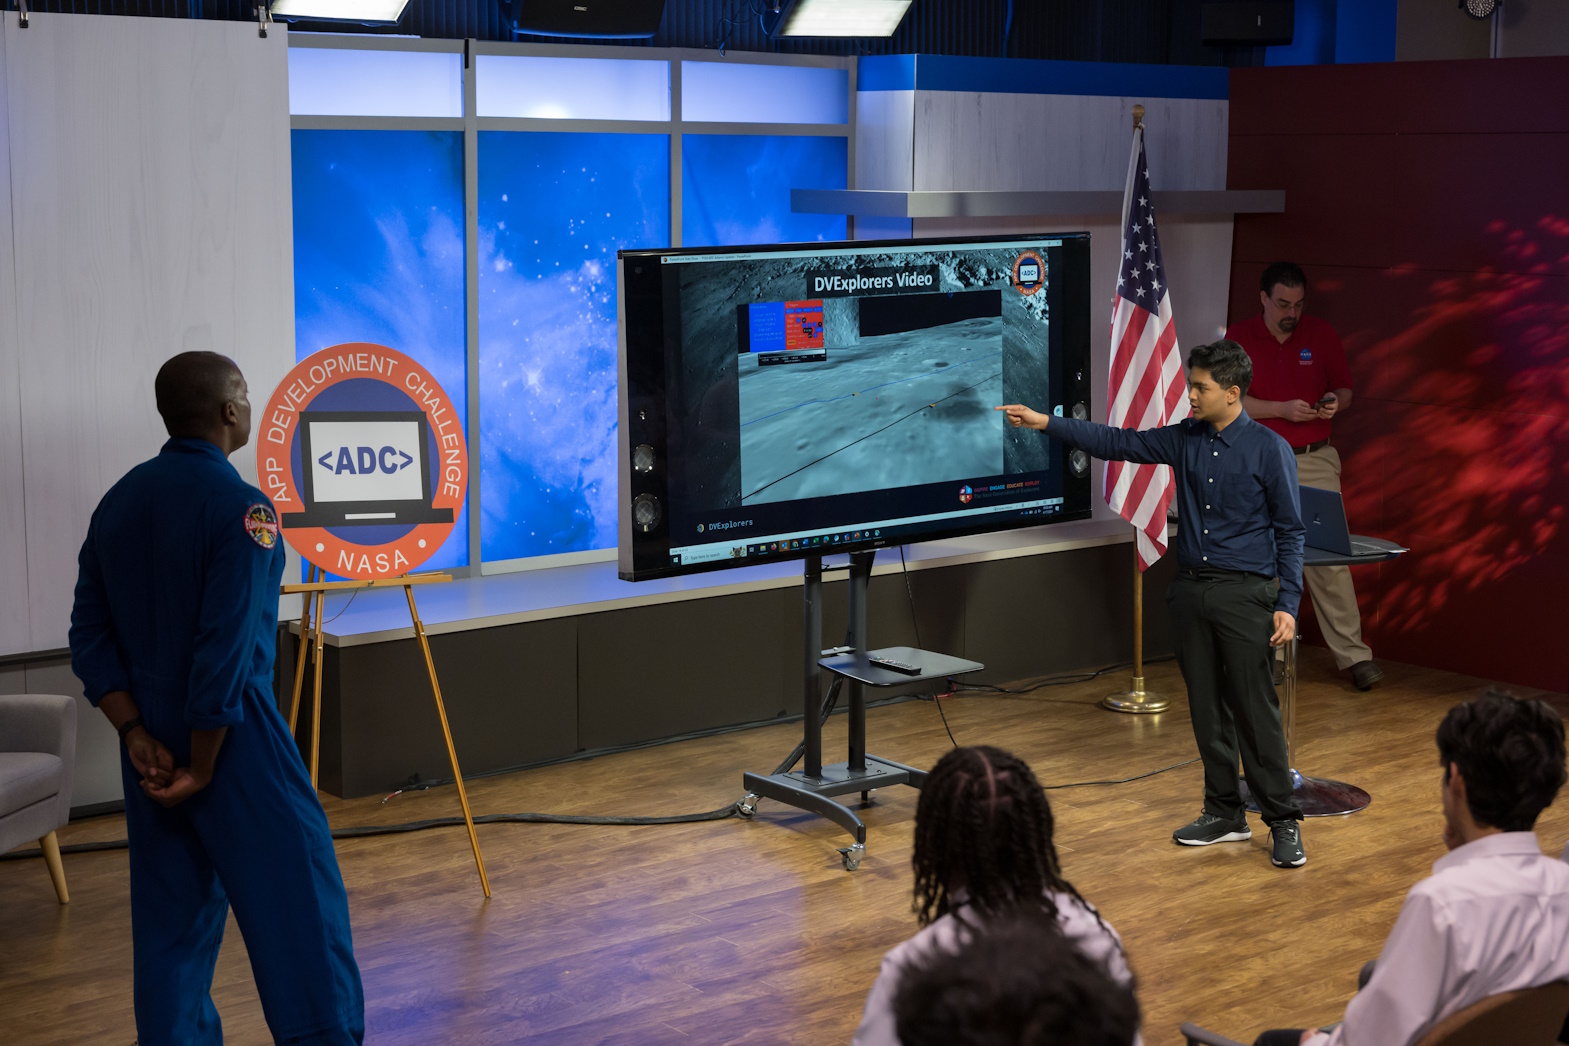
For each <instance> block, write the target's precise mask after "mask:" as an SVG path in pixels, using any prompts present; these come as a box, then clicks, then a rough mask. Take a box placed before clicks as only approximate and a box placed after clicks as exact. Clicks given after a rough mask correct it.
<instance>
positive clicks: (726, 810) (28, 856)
mask: <svg viewBox="0 0 1569 1046" xmlns="http://www.w3.org/2000/svg"><path fill="white" fill-rule="evenodd" d="M791 762H792V763H793V762H794V760H791ZM1196 762H1198V760H1197V759H1189V760H1186V761H1185V762H1181V763H1173V764H1171V765H1170V766H1163V767H1161V768H1160V769H1158V770H1150V771H1148V772H1147V773H1142V774H1135V775H1134V776H1132V777H1122V778H1117V779H1115V780H1108V781H1070V782H1068V783H1065V784H1052V785H1044V786H1043V787H1044V788H1045V789H1046V790H1047V791H1052V790H1055V789H1061V788H1088V787H1091V786H1093V785H1121V784H1130V783H1132V782H1134V781H1142V780H1144V779H1145V778H1149V777H1154V776H1155V775H1156V774H1163V773H1166V772H1167V771H1168V770H1176V769H1179V768H1181V767H1184V766H1191V765H1192V764H1193V763H1196ZM778 772H779V773H783V772H784V769H781V770H779V771H778ZM739 806H740V803H738V802H736V803H730V804H728V805H726V806H721V807H719V808H718V809H715V810H706V811H704V812H702V813H695V814H657V815H653V816H647V817H594V816H589V815H577V814H543V813H519V814H481V815H480V816H478V817H476V818H474V823H475V824H581V825H604V826H615V825H655V824H694V823H698V822H703V821H725V820H728V819H730V818H731V817H735V816H737V808H738V807H739ZM462 824H463V818H461V817H432V818H427V819H425V820H421V821H405V822H402V823H400V824H379V825H354V826H350V827H347V828H338V829H334V830H333V832H332V837H333V838H334V839H368V838H371V837H372V836H377V835H403V834H406V833H408V832H423V831H426V830H428V829H431V828H456V827H458V826H460V825H462ZM127 845H128V844H127V842H126V840H124V839H111V840H107V841H104V842H100V843H72V844H70V845H68V846H62V847H60V853H61V854H65V855H71V854H86V853H103V852H105V851H110V850H124V849H127ZM42 856H43V851H42V850H16V851H13V852H11V853H8V854H0V861H25V860H32V859H35V858H39V857H42Z"/></svg>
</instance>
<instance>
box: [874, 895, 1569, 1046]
mask: <svg viewBox="0 0 1569 1046" xmlns="http://www.w3.org/2000/svg"><path fill="white" fill-rule="evenodd" d="M1565 869H1566V870H1569V865H1566V866H1565ZM1052 900H1053V901H1054V902H1056V905H1057V922H1058V923H1059V924H1060V925H1061V926H1062V932H1063V936H1065V937H1067V938H1068V940H1070V941H1072V942H1073V943H1074V944H1075V945H1077V946H1078V949H1079V951H1081V952H1083V953H1084V954H1085V955H1087V956H1089V957H1090V958H1091V959H1095V960H1097V961H1099V962H1101V963H1103V964H1104V965H1105V967H1106V969H1107V971H1108V972H1110V973H1111V975H1112V976H1113V977H1114V978H1116V979H1117V980H1118V981H1120V982H1121V983H1123V984H1128V983H1129V982H1130V981H1131V980H1132V975H1131V974H1129V972H1128V964H1127V962H1126V961H1125V960H1124V959H1123V956H1122V948H1121V938H1119V937H1118V936H1117V931H1115V930H1113V929H1112V928H1111V927H1110V926H1102V925H1101V922H1100V920H1099V919H1097V918H1096V917H1095V912H1094V910H1093V909H1091V908H1088V907H1086V906H1085V905H1083V904H1081V903H1079V901H1078V899H1077V898H1075V897H1074V896H1073V895H1071V894H1065V893H1053V894H1052ZM964 911H965V909H963V908H960V909H959V913H960V914H962V913H963V912H964ZM958 945H959V922H958V918H957V917H956V915H955V913H953V912H949V913H948V914H947V915H944V916H941V917H940V918H938V919H935V920H933V921H932V923H931V925H929V926H927V927H925V928H924V929H922V930H921V932H920V933H917V934H916V935H915V936H914V937H911V938H910V939H909V940H908V941H905V942H904V943H903V944H900V945H896V946H895V947H894V948H892V949H890V950H889V952H888V954H886V955H884V956H883V964H882V968H881V969H880V970H879V971H878V973H877V980H876V981H875V982H874V983H873V984H872V990H871V991H870V992H868V993H867V995H866V1010H865V1012H864V1013H863V1014H862V1015H861V1026H860V1027H859V1028H857V1029H856V1030H855V1037H854V1038H853V1039H851V1040H850V1041H851V1044H852V1046H899V1033H898V1030H897V1029H896V1028H895V1027H894V1012H893V1001H894V996H895V995H896V994H897V993H898V991H899V978H900V977H901V976H903V973H904V969H905V967H906V966H908V965H909V964H910V963H912V962H915V961H916V960H917V959H920V958H922V957H924V956H926V955H928V954H930V953H931V951H932V950H933V949H935V948H941V949H943V950H945V951H953V950H956V949H957V948H958ZM1134 1043H1135V1046H1138V1043H1139V1040H1138V1039H1137V1038H1135V1039H1134Z"/></svg>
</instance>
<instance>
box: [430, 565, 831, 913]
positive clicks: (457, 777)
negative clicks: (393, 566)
mask: <svg viewBox="0 0 1569 1046" xmlns="http://www.w3.org/2000/svg"><path fill="white" fill-rule="evenodd" d="M403 594H404V595H406V596H408V597H409V617H410V618H411V619H412V620H413V621H414V635H415V637H416V638H417V639H419V645H420V651H421V652H422V653H424V655H425V668H426V670H427V671H429V672H430V689H431V692H432V693H433V694H435V696H436V714H437V715H438V716H440V717H441V734H442V736H443V737H445V738H446V740H447V758H448V759H450V760H451V761H452V780H453V782H454V783H455V784H456V785H457V786H458V802H460V803H462V804H463V823H464V824H465V825H467V826H468V830H469V845H470V846H471V847H473V848H474V865H475V867H476V868H478V869H479V884H480V886H482V887H483V888H484V890H485V896H486V897H489V896H490V877H489V876H488V875H486V874H485V859H484V858H483V857H481V856H480V853H479V836H478V835H476V834H474V816H473V815H472V814H470V813H469V797H468V792H467V791H466V790H465V789H464V788H463V772H462V771H461V770H459V769H458V750H457V749H456V748H455V747H453V744H452V728H451V727H449V726H448V725H447V706H446V705H445V704H443V703H442V700H441V684H440V683H438V682H437V681H436V662H435V660H434V659H433V658H432V657H431V656H430V639H429V637H427V636H426V635H425V623H424V622H423V621H421V620H420V616H419V608H418V607H416V606H415V605H414V586H412V585H405V586H403ZM807 716H808V718H810V717H811V710H810V709H808V711H807Z"/></svg>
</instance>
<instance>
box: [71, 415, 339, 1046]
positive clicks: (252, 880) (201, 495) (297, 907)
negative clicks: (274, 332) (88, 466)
mask: <svg viewBox="0 0 1569 1046" xmlns="http://www.w3.org/2000/svg"><path fill="white" fill-rule="evenodd" d="M283 564H284V551H283V539H282V535H281V533H280V532H279V529H278V526H277V517H276V515H274V513H273V508H272V504H271V502H269V501H268V499H267V498H266V496H264V495H263V494H262V492H261V491H259V490H257V489H256V488H254V487H252V486H249V485H248V484H246V483H245V481H244V480H242V479H240V475H239V473H237V472H236V471H235V470H234V467H233V466H232V465H230V464H229V462H228V460H227V459H226V458H225V457H224V455H223V452H222V451H221V450H220V449H219V448H218V447H217V446H215V445H214V444H212V443H209V442H208V441H206V440H201V439H171V440H169V441H168V442H167V443H165V444H164V445H163V449H162V450H161V451H160V452H159V454H158V456H157V457H156V458H153V459H152V460H151V461H147V462H143V463H142V464H140V465H138V466H137V467H136V468H134V469H132V470H131V471H130V472H129V473H127V474H126V476H125V477H124V478H123V479H121V480H120V482H118V483H116V484H115V485H114V486H113V487H112V488H111V489H110V491H109V493H107V494H105V495H104V498H103V500H102V501H101V502H99V504H98V509H97V511H95V512H94V513H93V520H92V525H91V527H90V528H89V529H88V532H87V540H86V541H85V542H84V543H83V544H82V552H81V556H80V559H79V565H80V571H81V572H80V575H79V577H78V580H77V584H76V605H75V607H74V608H73V610H72V612H71V667H72V669H73V670H74V671H75V672H76V674H77V676H79V677H80V678H81V680H82V682H83V684H84V685H85V687H86V693H87V699H88V700H89V701H91V702H92V703H93V704H94V705H97V704H98V702H99V701H100V700H101V699H102V698H103V696H104V694H106V693H108V692H110V691H114V690H126V691H129V692H130V694H131V697H132V698H133V699H134V700H135V701H136V704H137V707H138V709H139V710H140V712H141V715H142V719H143V720H144V722H145V723H146V726H147V730H148V732H149V733H150V734H152V736H153V737H155V738H157V739H158V740H159V741H161V742H163V744H164V745H165V746H167V747H168V749H169V750H170V752H172V753H173V755H174V762H175V765H176V766H188V765H190V759H191V731H192V730H193V729H197V730H207V729H214V728H217V727H228V734H227V736H226V737H225V738H224V742H223V746H222V748H221V749H219V752H218V758H217V762H216V764H215V765H214V769H213V777H212V783H211V784H209V785H208V786H207V787H206V788H204V789H203V790H202V791H200V792H198V793H197V794H196V795H194V796H192V797H191V798H189V799H187V800H185V801H184V802H183V803H180V804H179V805H177V806H175V807H173V808H171V809H166V808H164V807H163V806H160V805H159V804H158V803H155V802H154V801H153V800H151V799H149V798H148V797H147V796H146V794H144V793H143V792H142V789H141V786H140V784H139V781H140V779H141V778H140V775H139V774H138V773H137V772H136V769H135V767H133V766H132V765H131V759H130V756H129V755H128V754H127V753H126V752H125V749H124V747H123V746H122V748H121V759H120V764H121V774H122V776H123V778H124V781H125V821H126V831H127V835H128V836H129V839H130V864H131V938H132V942H133V944H134V947H135V967H136V969H135V997H136V1030H137V1034H138V1036H139V1040H140V1042H141V1043H142V1046H163V1044H165V1043H178V1044H181V1046H186V1044H194V1043H201V1044H205V1043H221V1042H222V1041H223V1029H222V1027H221V1025H220V1024H219V1020H218V1011H217V1010H216V1009H215V1008H214V1006H213V1003H212V997H211V995H210V994H209V990H210V989H211V987H212V977H213V966H214V963H215V962H216V961H217V958H218V946H219V944H220V943H221V942H222V940H223V928H224V922H225V920H226V918H227V916H228V911H229V903H230V901H233V903H234V915H235V918H236V920H238V922H239V926H240V932H241V934H243V935H244V938H245V947H246V950H247V951H248V952H249V954H250V960H251V970H252V971H253V972H254V974H255V976H256V988H257V991H258V993H259V994H260V995H261V1001H262V1010H263V1011H264V1012H265V1014H266V1017H267V1026H268V1028H270V1029H271V1031H272V1034H273V1038H274V1039H275V1040H276V1041H277V1042H280V1043H333V1044H341V1043H350V1042H353V1043H358V1042H360V1041H361V1040H362V1039H363V1038H364V1032H365V1000H364V995H363V993H362V990H361V987H360V974H359V967H358V966H357V965H356V963H355V961H354V946H353V942H352V941H351V939H350V936H349V906H348V896H347V894H346V893H345V891H344V888H343V877H342V876H341V875H340V874H339V871H338V860H337V854H336V853H335V852H334V851H333V847H332V836H331V834H330V832H329V830H328V828H327V818H326V815H325V814H324V813H323V812H322V808H321V803H320V801H319V800H318V799H317V798H316V792H315V789H314V788H312V787H311V782H310V777H309V776H308V775H307V774H306V772H305V765H304V763H303V761H302V760H301V759H300V754H299V749H298V748H296V747H295V744H294V739H293V738H292V737H290V736H289V727H288V724H287V723H286V722H284V719H283V717H282V715H280V714H279V712H278V706H277V701H276V699H275V698H274V697H273V689H272V674H273V655H274V645H275V643H276V633H277V622H278V582H279V579H280V578H281V577H282V576H283Z"/></svg>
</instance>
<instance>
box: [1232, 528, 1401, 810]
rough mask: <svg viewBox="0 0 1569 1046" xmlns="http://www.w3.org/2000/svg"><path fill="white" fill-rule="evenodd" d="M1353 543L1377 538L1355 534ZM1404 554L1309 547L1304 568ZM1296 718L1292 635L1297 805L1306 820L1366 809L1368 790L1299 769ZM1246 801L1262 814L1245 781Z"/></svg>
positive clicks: (1287, 712)
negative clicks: (1364, 553)
mask: <svg viewBox="0 0 1569 1046" xmlns="http://www.w3.org/2000/svg"><path fill="white" fill-rule="evenodd" d="M1352 540H1353V541H1374V540H1376V539H1373V538H1366V537H1362V536H1360V535H1356V534H1353V535H1352ZM1381 543H1382V542H1381ZM1404 551H1405V549H1402V548H1399V547H1398V546H1391V547H1390V549H1389V550H1388V551H1386V552H1383V553H1381V554H1375V555H1367V556H1348V555H1343V554H1342V553H1339V552H1330V551H1327V550H1325V549H1321V548H1306V549H1304V550H1303V557H1302V566H1303V568H1304V569H1306V568H1307V567H1356V566H1364V565H1367V564H1372V563H1387V562H1388V561H1389V560H1391V559H1394V558H1395V557H1396V556H1398V555H1400V554H1401V553H1403V552H1404ZM1296 719H1297V637H1296V636H1292V637H1291V641H1290V642H1289V643H1287V644H1286V672H1285V680H1284V681H1283V682H1282V683H1281V686H1280V725H1281V727H1282V728H1283V729H1284V731H1285V734H1286V757H1287V763H1288V764H1289V765H1290V767H1291V784H1292V794H1293V795H1295V796H1296V798H1297V805H1298V806H1300V807H1301V808H1302V816H1304V817H1339V816H1343V815H1345V814H1354V813H1356V812H1357V811H1358V810H1362V809H1365V808H1366V807H1367V805H1368V804H1369V803H1371V802H1372V801H1373V797H1372V796H1370V795H1369V794H1368V793H1367V792H1366V791H1365V790H1363V789H1361V788H1358V787H1357V786H1356V785H1354V784H1347V783H1346V782H1345V781H1336V780H1332V779H1330V778H1327V777H1309V776H1308V775H1307V774H1304V773H1301V772H1300V771H1298V770H1297V768H1296V767H1297V731H1296ZM1242 800H1243V802H1244V803H1246V804H1247V808H1248V809H1249V810H1252V811H1253V812H1254V813H1257V812H1258V802H1257V801H1256V800H1255V799H1254V798H1253V796H1252V795H1251V794H1250V793H1249V792H1248V783H1247V781H1246V780H1245V779H1244V780H1243V782H1242Z"/></svg>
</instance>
